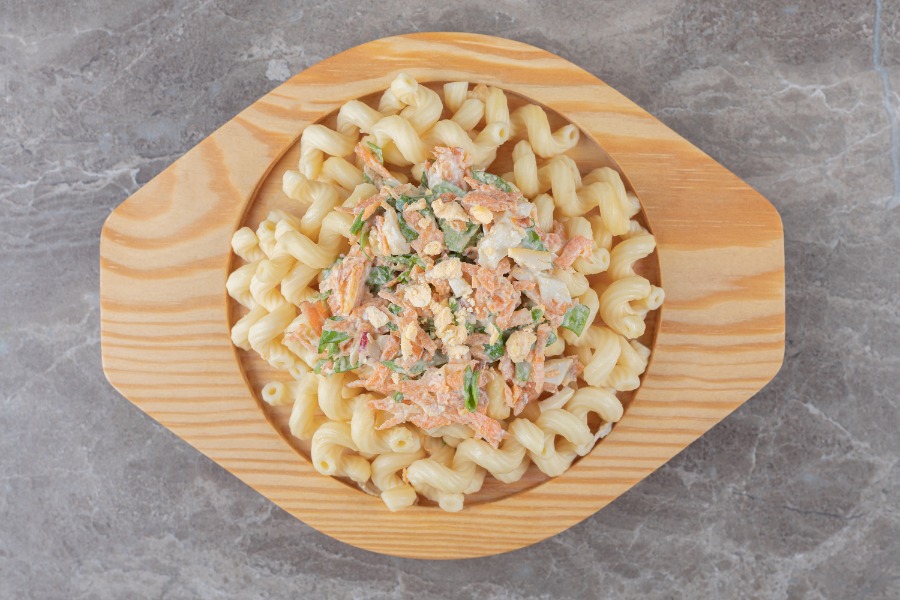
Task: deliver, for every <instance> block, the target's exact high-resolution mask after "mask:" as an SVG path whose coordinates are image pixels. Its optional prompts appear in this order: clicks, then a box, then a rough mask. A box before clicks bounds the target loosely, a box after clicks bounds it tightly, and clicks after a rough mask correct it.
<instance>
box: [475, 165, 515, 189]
mask: <svg viewBox="0 0 900 600" xmlns="http://www.w3.org/2000/svg"><path fill="white" fill-rule="evenodd" d="M472 179H475V180H477V181H480V182H481V183H486V184H488V185H492V186H494V187H495V188H500V189H501V190H503V191H504V192H512V191H513V189H512V186H511V185H509V184H508V183H507V182H506V180H504V179H503V178H502V177H499V176H497V175H494V174H493V173H488V172H486V171H475V170H473V171H472Z"/></svg>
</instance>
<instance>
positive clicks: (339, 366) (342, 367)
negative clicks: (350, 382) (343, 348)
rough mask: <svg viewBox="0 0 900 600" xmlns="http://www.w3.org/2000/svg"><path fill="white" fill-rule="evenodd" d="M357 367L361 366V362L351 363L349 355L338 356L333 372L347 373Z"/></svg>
mask: <svg viewBox="0 0 900 600" xmlns="http://www.w3.org/2000/svg"><path fill="white" fill-rule="evenodd" d="M356 368H359V364H355V365H354V364H351V363H350V357H349V356H338V357H337V358H335V359H334V367H333V368H332V372H334V373H346V372H347V371H352V370H353V369H356Z"/></svg>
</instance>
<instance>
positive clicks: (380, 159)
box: [366, 142, 384, 164]
mask: <svg viewBox="0 0 900 600" xmlns="http://www.w3.org/2000/svg"><path fill="white" fill-rule="evenodd" d="M366 146H368V147H369V149H371V150H372V154H374V155H375V158H377V159H378V162H380V163H381V164H384V153H383V152H382V151H381V148H380V147H379V146H376V145H375V144H373V143H372V142H366Z"/></svg>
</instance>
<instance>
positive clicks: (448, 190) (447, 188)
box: [431, 181, 466, 196]
mask: <svg viewBox="0 0 900 600" xmlns="http://www.w3.org/2000/svg"><path fill="white" fill-rule="evenodd" d="M431 191H432V192H433V193H434V194H435V195H440V194H455V195H457V196H465V195H466V193H465V192H464V191H463V190H461V189H460V188H458V187H456V186H455V185H453V184H452V183H450V182H448V181H442V182H440V183H439V184H437V185H436V186H434V187H432V188H431Z"/></svg>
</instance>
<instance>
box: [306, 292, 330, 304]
mask: <svg viewBox="0 0 900 600" xmlns="http://www.w3.org/2000/svg"><path fill="white" fill-rule="evenodd" d="M329 296H331V290H328V291H327V292H322V293H321V294H316V295H315V296H312V297H310V299H309V301H310V302H321V301H322V300H326V299H328V297H329Z"/></svg>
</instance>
